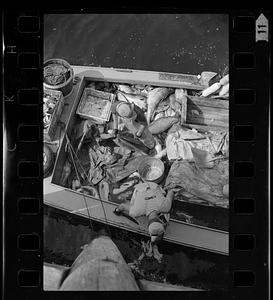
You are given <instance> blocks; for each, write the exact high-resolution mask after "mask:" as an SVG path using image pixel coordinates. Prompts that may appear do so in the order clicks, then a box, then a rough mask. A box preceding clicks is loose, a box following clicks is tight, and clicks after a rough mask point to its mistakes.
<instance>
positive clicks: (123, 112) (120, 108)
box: [116, 103, 133, 118]
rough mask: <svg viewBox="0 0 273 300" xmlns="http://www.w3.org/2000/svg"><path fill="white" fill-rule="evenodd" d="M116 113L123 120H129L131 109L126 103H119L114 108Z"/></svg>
mask: <svg viewBox="0 0 273 300" xmlns="http://www.w3.org/2000/svg"><path fill="white" fill-rule="evenodd" d="M116 112H117V113H118V114H119V115H120V116H121V117H125V118H129V117H131V116H132V113H133V111H132V108H131V105H130V104H128V103H120V104H118V105H117V107H116Z"/></svg>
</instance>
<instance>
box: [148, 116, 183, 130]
mask: <svg viewBox="0 0 273 300" xmlns="http://www.w3.org/2000/svg"><path fill="white" fill-rule="evenodd" d="M177 122H178V117H176V116H175V117H164V118H159V119H157V120H155V121H154V122H153V123H151V124H150V125H149V127H148V129H149V131H150V132H151V133H152V134H159V133H161V132H163V131H165V130H167V129H169V128H170V127H171V126H172V125H173V124H175V123H177Z"/></svg>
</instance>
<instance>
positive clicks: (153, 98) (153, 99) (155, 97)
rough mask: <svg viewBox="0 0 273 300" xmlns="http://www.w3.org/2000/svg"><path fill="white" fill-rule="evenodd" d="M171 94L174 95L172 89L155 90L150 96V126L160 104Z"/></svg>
mask: <svg viewBox="0 0 273 300" xmlns="http://www.w3.org/2000/svg"><path fill="white" fill-rule="evenodd" d="M170 93H173V89H172V88H162V87H159V88H155V89H153V90H152V91H151V92H150V93H149V94H148V98H147V104H148V110H147V115H146V118H147V123H148V124H150V121H151V117H152V115H153V113H154V111H155V108H156V107H157V105H158V103H159V102H160V101H162V100H163V99H165V98H166V97H167V96H168V95H169V94H170Z"/></svg>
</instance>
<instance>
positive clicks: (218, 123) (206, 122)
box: [187, 116, 228, 129]
mask: <svg viewBox="0 0 273 300" xmlns="http://www.w3.org/2000/svg"><path fill="white" fill-rule="evenodd" d="M187 122H189V123H192V124H198V125H203V126H211V125H214V126H218V127H221V128H224V129H225V128H228V122H227V120H216V119H214V118H203V119H201V118H198V117H193V116H190V117H188V116H187Z"/></svg>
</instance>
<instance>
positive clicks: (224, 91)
mask: <svg viewBox="0 0 273 300" xmlns="http://www.w3.org/2000/svg"><path fill="white" fill-rule="evenodd" d="M201 95H202V97H208V96H210V97H211V98H228V97H229V75H228V74H227V75H225V76H224V77H223V78H221V80H220V81H219V82H215V83H214V84H212V85H211V86H209V87H208V88H207V89H205V90H203V91H202V94H201Z"/></svg>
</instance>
